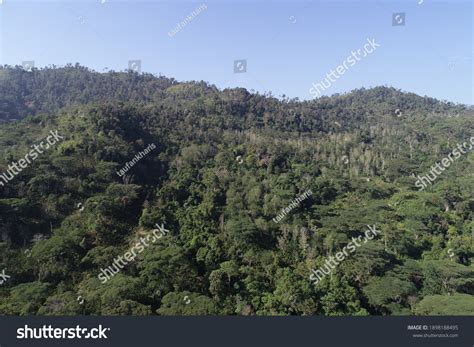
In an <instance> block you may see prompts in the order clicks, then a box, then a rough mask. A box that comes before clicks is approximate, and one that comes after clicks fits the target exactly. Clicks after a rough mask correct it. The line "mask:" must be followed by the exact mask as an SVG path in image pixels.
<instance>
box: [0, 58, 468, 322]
mask: <svg viewBox="0 0 474 347" xmlns="http://www.w3.org/2000/svg"><path fill="white" fill-rule="evenodd" d="M50 131H58V133H59V134H61V135H62V136H63V137H64V139H63V140H62V141H60V142H58V143H57V144H55V145H54V146H51V147H50V148H49V149H47V150H44V151H43V153H42V154H39V155H38V158H36V160H34V161H32V162H31V163H30V164H28V166H27V167H26V168H25V169H23V170H21V172H19V173H18V175H16V176H15V177H14V178H13V179H11V180H10V181H9V182H8V183H6V182H5V183H4V184H3V185H1V186H0V273H1V274H3V277H2V280H1V285H0V314H1V315H271V316H274V315H325V316H348V315H355V316H368V315H474V243H473V234H474V194H473V190H474V176H473V167H474V155H473V153H472V152H468V153H466V154H463V155H462V157H460V158H459V159H457V160H456V161H454V162H453V163H452V165H451V166H450V167H449V168H447V169H446V170H445V171H444V172H443V173H442V174H441V175H439V177H437V179H436V180H435V181H434V182H433V183H432V184H430V185H428V187H427V188H426V189H424V190H419V189H418V188H417V187H416V186H415V182H416V180H417V176H418V175H420V176H422V175H424V174H425V173H426V172H429V170H430V167H431V166H433V165H435V164H436V163H437V162H440V161H441V160H442V159H443V158H445V157H446V156H447V155H448V154H449V153H450V152H451V151H452V150H453V149H454V148H456V145H457V144H462V143H463V142H468V141H469V138H470V137H471V136H474V108H473V107H472V106H468V105H460V104H454V103H451V102H447V101H440V100H436V99H433V98H430V97H426V96H425V97H423V96H418V95H416V94H413V93H409V92H404V91H400V90H398V89H395V88H393V87H389V86H379V87H374V88H370V89H364V88H361V89H357V90H354V91H352V92H349V93H344V94H335V95H332V96H330V97H327V96H324V97H320V98H317V99H314V100H310V101H301V100H299V99H289V98H288V97H287V96H285V95H281V96H278V97H275V96H273V95H272V94H271V93H264V94H260V93H258V92H250V91H247V90H246V89H243V88H229V89H219V88H217V87H216V86H214V85H212V84H209V83H207V82H204V81H200V82H179V81H176V80H175V79H172V78H168V77H165V76H162V75H152V74H146V73H144V74H139V73H136V72H131V71H127V72H115V71H110V72H107V73H99V72H96V71H93V70H91V69H89V68H86V67H83V66H80V65H78V64H76V65H67V66H65V67H56V66H52V67H48V68H42V69H33V70H31V71H25V70H24V69H22V68H21V67H18V66H17V67H13V66H3V67H1V68H0V152H1V155H0V174H3V173H5V172H7V170H8V166H9V165H10V164H11V163H12V162H17V161H18V160H19V159H21V158H23V157H24V156H25V154H26V153H28V152H29V151H30V150H31V148H32V146H33V145H34V144H37V143H39V142H40V141H42V140H44V139H45V138H46V137H47V136H48V134H49V133H50ZM151 144H154V146H156V148H155V149H154V150H152V151H150V152H149V153H148V154H146V155H144V156H143V157H142V158H141V159H140V160H138V161H137V162H136V163H135V164H134V165H133V166H131V167H130V168H129V169H128V170H127V172H126V173H124V174H123V175H119V174H117V172H119V171H120V170H121V169H122V168H123V167H124V166H125V164H126V163H127V162H129V161H130V160H132V159H133V158H134V157H135V156H136V155H137V154H138V153H140V152H142V151H143V150H144V149H145V148H147V147H148V146H150V145H151ZM2 182H3V181H2ZM308 190H310V191H311V192H312V194H311V195H310V196H309V197H308V198H306V199H304V200H303V201H301V202H299V203H298V205H297V206H296V207H294V208H292V209H291V211H289V213H287V215H286V216H285V217H284V218H283V219H282V220H281V221H279V222H278V223H276V222H275V221H274V220H273V218H275V217H276V216H277V215H278V214H279V213H280V211H281V210H282V209H285V208H287V207H288V206H289V204H290V203H291V202H292V201H293V200H295V199H296V198H297V197H298V196H300V195H301V194H303V193H304V192H305V191H308ZM157 224H158V225H160V226H161V225H163V226H164V228H166V230H168V231H169V232H167V233H166V234H165V235H164V236H163V237H162V238H160V239H159V240H158V241H157V242H156V243H153V244H150V245H149V246H148V247H146V248H145V249H144V250H143V252H141V253H140V254H139V255H138V256H137V257H136V259H135V260H134V261H133V262H130V263H128V264H127V265H126V266H124V267H123V269H121V270H120V271H119V272H118V273H117V274H115V276H113V277H112V278H110V280H108V281H107V282H106V283H102V282H101V281H100V280H99V278H98V275H99V274H100V271H101V269H103V268H107V267H108V266H110V265H111V264H112V262H113V261H114V259H115V258H116V257H118V256H121V255H123V254H125V253H126V252H127V251H128V250H129V249H130V248H131V247H132V246H133V245H134V244H136V242H137V240H138V239H139V238H140V236H141V235H145V234H146V233H148V232H150V231H151V230H153V229H155V228H156V226H155V225H157ZM367 225H371V226H372V225H375V226H376V227H377V229H378V230H380V231H381V233H380V235H379V236H377V237H376V238H374V239H373V240H370V241H369V242H367V243H364V244H362V245H361V246H360V247H358V248H357V250H356V251H355V252H354V253H353V254H351V255H350V256H349V257H347V258H346V259H344V260H343V261H342V262H341V263H340V264H339V265H338V266H337V268H335V269H334V271H332V272H331V274H330V275H328V276H325V277H324V278H322V280H321V281H319V283H317V285H315V284H314V283H313V282H311V281H310V275H311V273H312V269H317V268H319V267H321V265H322V264H323V263H324V261H325V260H326V259H328V258H329V257H331V256H334V255H335V254H336V253H337V252H339V251H340V250H341V249H343V247H344V246H345V245H347V244H348V243H349V242H350V241H351V239H352V238H353V237H358V236H359V235H362V234H363V232H364V230H366V229H367Z"/></svg>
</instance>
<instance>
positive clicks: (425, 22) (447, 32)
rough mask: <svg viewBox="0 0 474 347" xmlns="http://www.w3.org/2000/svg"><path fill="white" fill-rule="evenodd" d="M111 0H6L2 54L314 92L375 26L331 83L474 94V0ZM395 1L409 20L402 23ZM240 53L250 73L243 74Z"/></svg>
mask: <svg viewBox="0 0 474 347" xmlns="http://www.w3.org/2000/svg"><path fill="white" fill-rule="evenodd" d="M102 1H104V0H94V1H92V0H86V1H78V0H76V1H54V2H51V1H50V2H46V1H24V0H23V1H18V0H3V1H2V2H3V3H2V4H1V5H0V16H1V17H0V20H1V35H0V40H1V42H0V44H1V46H0V47H1V55H0V59H1V61H0V63H1V64H9V65H17V64H21V62H22V61H27V60H34V61H35V66H36V67H42V66H46V65H51V64H55V65H59V66H61V65H64V64H66V63H76V62H79V63H80V64H82V65H85V66H87V67H90V68H93V69H94V70H97V71H103V70H104V68H106V67H107V68H109V69H114V70H117V71H118V70H125V69H127V67H128V60H133V59H139V60H141V61H142V71H145V72H151V73H156V74H158V73H161V74H164V75H165V76H168V77H174V78H176V79H177V80H179V81H187V80H204V81H208V82H210V83H212V84H215V85H217V86H218V87H219V88H226V87H237V86H239V87H245V88H247V89H249V90H251V89H253V90H256V91H260V92H264V91H271V92H272V93H273V95H276V96H280V95H282V94H285V95H287V96H288V97H299V98H300V99H310V98H311V95H310V94H309V88H311V83H312V82H319V81H320V80H321V79H323V78H324V77H325V75H326V73H327V72H329V71H330V69H335V68H336V67H337V66H338V65H339V64H341V63H342V62H343V61H344V59H345V58H346V57H347V56H348V55H350V54H351V51H352V50H357V49H358V48H361V47H362V46H363V45H364V43H365V42H366V39H367V38H373V39H375V41H376V42H377V43H378V44H380V45H381V46H380V47H379V48H378V49H377V50H376V51H375V52H374V53H372V54H371V55H369V56H367V57H366V58H364V59H362V60H361V61H359V62H357V63H356V64H355V65H354V66H352V67H350V69H349V71H347V72H346V73H345V74H344V75H343V76H341V77H340V78H339V79H338V80H337V81H336V82H335V83H333V84H332V86H331V87H330V88H329V89H328V90H326V91H325V92H324V94H326V95H331V94H333V93H342V92H347V91H350V90H352V89H355V88H359V87H373V86H378V85H390V86H394V87H396V88H400V89H402V90H405V91H411V92H415V93H417V94H420V95H428V96H433V97H436V98H438V99H442V100H449V101H453V102H461V103H466V104H474V95H473V61H472V49H473V37H472V36H473V23H472V22H473V17H474V16H473V15H474V13H473V5H472V0H445V1H435V0H423V3H421V4H418V3H419V2H420V1H421V0H400V1H383V0H376V1H350V0H346V1H290V0H287V1H269V0H265V1H262V0H252V1H250V0H245V1H236V0H234V1H225V0H224V1H206V0H203V1H199V2H189V1H152V0H149V1H123V0H122V1H116V0H105V3H102ZM201 4H206V5H207V9H205V10H203V11H202V12H201V13H200V14H199V15H198V16H196V17H195V18H193V19H192V20H191V21H190V22H189V23H188V24H187V25H186V26H185V27H184V28H183V29H182V30H181V31H179V32H178V33H177V34H176V35H174V36H173V37H170V36H169V35H168V32H170V31H171V30H173V29H175V28H176V26H177V24H178V23H179V22H181V21H182V20H184V19H185V18H186V16H187V15H189V14H191V11H193V10H194V9H196V8H197V7H199V6H200V5H201ZM395 12H405V13H406V23H405V24H406V25H405V26H392V14H393V13H395ZM237 59H247V72H246V73H240V74H234V71H233V62H234V60H237Z"/></svg>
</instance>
